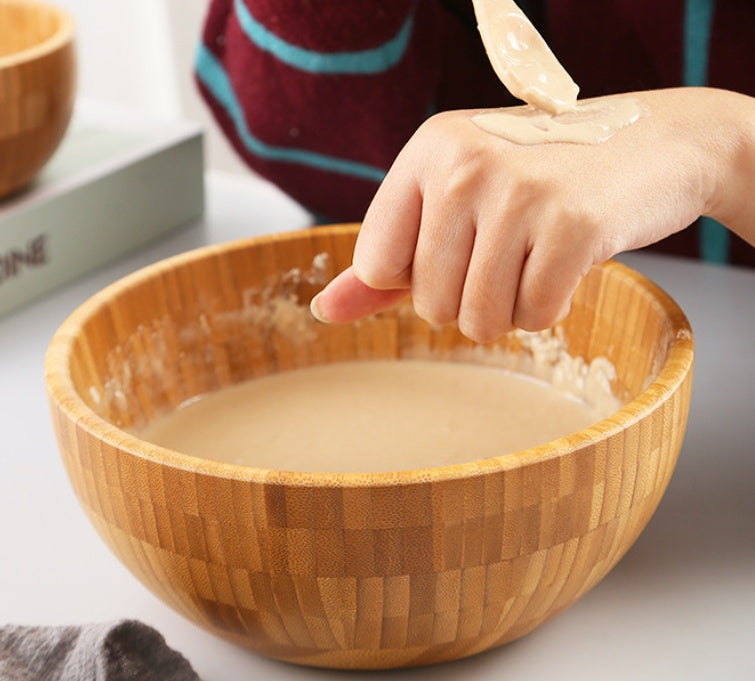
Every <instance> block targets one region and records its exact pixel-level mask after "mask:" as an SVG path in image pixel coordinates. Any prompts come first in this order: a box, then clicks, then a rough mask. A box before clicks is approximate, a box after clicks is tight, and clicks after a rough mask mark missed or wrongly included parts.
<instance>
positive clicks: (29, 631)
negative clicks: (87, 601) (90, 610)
mask: <svg viewBox="0 0 755 681" xmlns="http://www.w3.org/2000/svg"><path fill="white" fill-rule="evenodd" d="M132 679H133V680H136V679H138V680H139V681H199V677H198V676H197V674H196V673H195V672H194V670H193V669H192V667H191V665H190V664H189V662H188V661H187V660H186V658H184V657H183V656H182V655H181V654H180V653H177V652H176V651H175V650H173V649H172V648H169V647H168V645H167V644H166V643H165V639H164V638H163V637H162V636H161V635H160V634H159V633H158V632H157V631H155V630H154V629H153V628H152V627H149V626H147V625H146V624H143V623H141V622H137V621H135V620H121V621H117V622H107V623H104V624H89V625H85V626H70V627H28V626H0V681H132Z"/></svg>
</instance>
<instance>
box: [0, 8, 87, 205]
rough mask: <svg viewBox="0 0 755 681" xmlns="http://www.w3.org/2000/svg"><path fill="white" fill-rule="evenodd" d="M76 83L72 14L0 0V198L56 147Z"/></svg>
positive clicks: (18, 185)
mask: <svg viewBox="0 0 755 681" xmlns="http://www.w3.org/2000/svg"><path fill="white" fill-rule="evenodd" d="M75 81H76V64H75V55H74V26H73V21H72V19H71V18H70V16H69V15H68V14H67V13H65V12H63V11H62V10H60V9H58V8H56V7H54V6H52V5H47V4H43V3H40V2H35V1H33V0H0V197H3V196H6V195H8V194H11V193H13V192H16V191H18V190H20V189H23V188H24V187H25V186H26V185H28V184H29V183H30V182H31V181H32V180H33V179H34V178H35V177H36V175H37V173H38V172H39V171H40V170H41V169H42V167H43V166H44V165H45V163H47V161H48V160H49V159H50V157H51V156H52V155H53V153H54V152H55V150H56V149H57V148H58V145H59V144H60V141H61V140H62V139H63V135H64V134H65V131H66V129H67V127H68V123H69V121H70V119H71V112H72V111H73V100H74V94H75V89H76V84H75Z"/></svg>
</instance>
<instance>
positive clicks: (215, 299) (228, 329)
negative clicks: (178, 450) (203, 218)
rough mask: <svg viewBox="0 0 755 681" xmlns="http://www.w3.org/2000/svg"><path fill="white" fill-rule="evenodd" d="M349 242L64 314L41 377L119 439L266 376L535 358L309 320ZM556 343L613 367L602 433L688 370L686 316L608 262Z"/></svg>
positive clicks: (586, 286)
mask: <svg viewBox="0 0 755 681" xmlns="http://www.w3.org/2000/svg"><path fill="white" fill-rule="evenodd" d="M356 233H357V228H356V227H355V226H345V227H343V226H341V227H332V228H317V229H312V230H308V231H306V232H300V233H291V234H285V235H280V236H277V237H270V238H262V239H257V240H251V241H246V242H238V243H233V244H228V245H225V246H220V247H209V248H205V249H201V250H199V251H196V252H193V253H189V254H185V255H182V256H178V257H176V258H173V259H171V260H169V261H165V262H162V263H158V264H157V265H154V266H152V267H150V268H147V269H146V270H143V271H140V272H138V273H136V274H134V275H132V276H131V277H128V278H126V279H125V280H122V281H121V282H118V283H117V284H114V285H113V286H111V287H110V288H108V289H106V290H105V291H103V292H101V293H100V294H99V295H98V296H95V297H94V298H93V299H92V300H90V301H89V302H88V303H87V304H86V305H84V306H83V307H82V308H81V309H80V310H79V311H78V312H77V313H76V314H74V315H73V316H72V317H71V319H69V321H68V322H67V324H66V325H64V327H63V329H62V330H61V332H59V339H61V342H58V343H53V345H52V346H51V356H49V357H48V369H49V368H50V367H53V368H54V367H56V366H59V367H61V377H62V376H63V374H64V375H65V376H64V378H63V382H66V381H67V382H68V383H67V386H66V387H67V390H68V392H69V393H70V397H71V398H72V399H74V400H75V401H76V402H77V403H78V405H79V406H78V407H77V408H79V407H81V408H83V409H84V410H85V411H87V412H93V413H94V414H95V415H96V417H97V419H99V421H98V425H97V427H98V428H100V429H101V431H102V433H103V436H107V437H116V431H115V430H112V427H115V428H117V429H124V430H129V429H134V428H139V427H141V426H144V425H146V423H148V422H149V421H150V420H151V419H152V418H154V417H155V416H157V415H160V414H162V413H164V412H165V411H167V410H170V409H174V408H175V407H177V406H178V405H180V404H181V403H183V402H184V401H186V400H188V399H190V398H192V397H195V396H197V395H200V394H203V393H207V392H211V391H214V390H217V389H219V388H221V387H224V386H227V385H232V384H235V383H239V382H241V381H244V380H246V379H248V378H251V377H254V376H261V375H264V374H268V373H271V372H276V371H284V370H287V369H294V368H299V367H306V366H311V365H315V364H324V363H329V362H337V361H345V360H354V359H380V358H402V357H403V358H406V357H415V358H432V359H438V360H450V361H471V362H475V363H485V364H491V365H502V366H508V367H511V368H518V367H520V366H522V365H521V364H516V363H517V362H521V361H522V358H524V359H525V360H527V359H528V358H529V357H530V356H531V354H532V347H531V345H530V344H528V341H527V339H528V336H522V335H517V334H511V335H509V336H505V337H503V338H502V339H500V340H499V341H497V342H495V343H493V344H491V345H490V346H486V347H481V346H476V345H475V344H473V343H472V342H470V341H468V340H467V339H465V338H464V337H463V336H462V335H461V334H460V333H459V332H458V330H457V329H456V328H455V327H452V326H448V327H444V328H442V329H437V328H432V327H430V326H429V325H428V324H426V323H424V322H422V321H421V320H419V319H418V318H417V317H416V316H415V315H414V314H413V312H412V311H411V306H410V305H409V304H408V303H406V304H404V305H402V306H400V307H398V308H397V309H394V310H392V311H390V312H388V313H385V314H381V315H378V316H376V317H373V318H371V319H369V320H365V321H363V322H360V323H358V324H355V325H323V324H319V323H318V322H316V321H314V320H313V319H312V318H311V316H310V314H309V310H308V303H309V300H310V299H311V297H312V296H313V295H314V294H315V293H316V292H317V291H318V290H320V289H321V288H322V286H323V284H324V283H325V282H326V281H327V280H329V279H330V278H331V277H332V276H334V274H335V273H337V272H338V271H340V270H341V269H343V268H344V267H346V266H347V265H348V264H349V263H350V259H351V253H352V249H353V244H354V240H355V237H356ZM558 333H559V334H562V336H563V342H564V343H565V344H566V347H567V349H568V352H569V354H570V355H572V356H577V357H581V358H583V359H584V361H585V363H586V364H589V363H590V362H591V361H592V360H594V359H596V358H601V357H605V358H606V359H608V360H609V361H610V362H611V363H612V364H613V365H614V367H615V369H616V376H615V379H614V380H613V381H612V384H611V387H612V390H613V392H614V394H616V395H617V396H619V397H620V398H621V399H622V400H623V401H624V402H625V403H627V404H626V406H625V407H624V408H623V409H621V410H620V412H618V414H617V416H616V417H615V418H614V417H612V418H611V419H609V421H610V423H609V424H608V425H607V426H606V428H614V429H615V428H616V427H621V425H622V423H625V422H628V421H630V420H632V419H636V418H638V417H639V415H640V413H641V412H642V410H643V409H647V408H648V404H647V395H648V392H649V393H650V394H651V398H652V399H655V400H660V399H663V394H664V391H667V390H669V389H670V388H672V387H673V381H676V382H677V383H678V381H679V380H681V374H680V372H679V368H680V367H681V366H682V365H684V364H685V363H686V368H688V365H689V362H691V354H690V353H691V349H690V346H689V343H691V336H690V333H689V326H688V324H687V320H686V319H685V317H684V315H683V314H682V313H681V311H680V310H679V309H678V308H677V307H676V305H675V304H674V303H673V301H671V300H670V299H669V298H668V297H667V296H666V295H665V294H663V292H662V291H660V290H659V289H657V287H655V286H654V285H653V284H652V283H651V282H649V281H647V280H645V279H644V278H642V277H640V276H639V275H638V274H636V273H634V272H633V271H631V270H629V269H628V268H626V267H624V266H622V265H620V264H618V263H608V264H605V265H603V266H601V267H596V268H594V269H593V270H592V271H591V272H590V273H589V274H588V276H587V277H586V278H585V280H584V281H583V283H582V285H581V286H580V288H579V290H578V291H577V293H576V296H575V298H574V303H573V306H572V310H571V312H570V314H569V316H568V318H567V319H566V320H565V321H564V322H563V323H562V324H561V325H560V327H559V331H558ZM548 337H549V338H550V336H548ZM537 338H542V335H538V336H537ZM679 353H682V354H679ZM512 361H513V362H515V364H512ZM675 363H676V365H675ZM525 365H526V362H525ZM664 372H666V374H667V375H666V376H665V378H664V379H663V380H662V381H660V382H659V381H658V380H655V379H658V377H659V376H660V375H662V374H664ZM674 373H679V374H680V375H679V376H674ZM52 374H53V375H52V376H49V375H48V380H50V378H52V380H53V383H54V382H55V375H54V374H55V371H53V372H52ZM654 380H655V383H654ZM654 386H655V387H654ZM52 387H53V389H54V386H52ZM654 390H655V393H653V391H654ZM640 395H644V397H645V400H644V401H641V402H640V403H638V402H637V401H636V398H638V397H639V396H640ZM653 395H654V396H653ZM592 436H593V437H594V436H595V434H594V433H593V435H592ZM119 441H120V439H119ZM144 444H145V445H146V443H144ZM573 444H574V443H572V445H573Z"/></svg>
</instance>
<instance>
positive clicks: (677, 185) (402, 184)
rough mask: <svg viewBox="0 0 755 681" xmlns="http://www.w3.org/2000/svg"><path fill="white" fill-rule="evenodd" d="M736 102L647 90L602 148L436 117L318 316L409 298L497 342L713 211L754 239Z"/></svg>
mask: <svg viewBox="0 0 755 681" xmlns="http://www.w3.org/2000/svg"><path fill="white" fill-rule="evenodd" d="M729 95H733V96H734V97H743V96H741V95H734V94H733V93H722V91H714V90H707V89H691V88H680V89H676V90H665V91H654V92H645V93H635V94H633V95H632V96H633V97H636V98H638V99H640V101H641V103H642V104H643V105H644V106H645V107H646V108H647V110H648V112H649V115H648V116H646V117H645V118H642V119H641V120H639V121H637V122H636V123H634V124H633V125H630V126H628V127H627V128H624V129H622V130H619V131H618V132H617V133H616V134H615V135H614V136H613V137H612V138H611V139H609V140H607V141H606V142H603V143H601V144H595V145H582V144H563V143H550V144H539V145H530V146H523V145H516V144H513V143H510V142H508V141H506V140H504V139H501V138H498V137H496V136H493V135H490V134H489V133H486V132H484V131H482V130H481V129H480V128H478V127H477V126H476V125H475V124H474V123H473V122H472V121H471V120H470V119H471V117H472V116H473V115H474V114H475V113H477V112H476V111H454V112H446V113H443V114H439V115H437V116H434V117H433V118H431V119H430V120H428V121H427V122H426V123H425V124H423V125H422V126H421V127H420V128H419V130H418V131H417V132H416V134H415V135H414V136H413V137H412V139H411V140H410V141H409V142H408V143H407V145H406V146H405V147H404V149H403V150H402V151H401V153H400V154H399V156H398V157H397V159H396V161H395V163H394V165H393V167H392V168H391V170H390V172H389V173H388V175H387V176H386V178H385V180H384V182H383V184H382V185H381V186H380V188H379V190H378V192H377V193H376V195H375V197H374V199H373V202H372V204H371V205H370V208H369V210H368V211H367V214H366V215H365V218H364V222H363V226H362V229H361V231H360V234H359V237H358V240H357V244H356V248H355V251H354V258H353V266H352V267H351V268H349V269H347V270H346V271H345V272H343V273H341V274H340V275H339V276H338V277H336V278H335V279H334V280H333V281H332V282H331V283H330V284H329V285H328V286H327V287H326V288H325V289H324V290H323V292H322V293H321V294H320V295H319V296H318V297H317V299H316V301H315V311H316V312H317V314H318V315H319V316H321V317H323V318H325V319H327V320H328V321H334V322H349V321H354V320H356V319H359V318H361V317H365V316H368V315H370V314H373V313H375V312H378V311H381V310H383V309H386V308H388V307H390V306H392V305H394V304H395V303H396V302H398V300H400V299H401V298H403V297H405V296H406V295H407V294H408V293H411V295H412V301H413V305H414V308H415V311H416V313H417V314H418V316H420V317H421V318H423V319H425V320H426V321H428V322H430V323H432V324H446V323H449V322H452V321H454V320H456V321H457V323H458V326H459V329H460V331H461V332H462V333H463V334H464V335H466V336H467V337H469V338H471V339H472V340H474V341H477V342H488V341H491V340H494V339H495V338H497V337H499V336H500V335H502V334H504V333H506V332H507V331H509V330H511V329H512V328H514V327H519V328H523V329H527V330H537V329H542V328H546V327H549V326H552V325H553V324H555V323H557V322H558V321H559V320H560V319H561V318H563V317H564V316H565V315H566V313H567V312H568V310H569V305H570V302H571V298H572V295H573V293H574V290H575V289H576V287H577V285H578V283H579V281H580V280H581V278H582V277H583V276H584V275H585V274H586V272H587V271H588V270H589V269H590V267H591V266H592V265H594V264H596V263H600V262H602V261H604V260H606V259H607V258H609V257H611V256H613V255H615V254H616V253H618V252H620V251H623V250H628V249H632V248H638V247H640V246H644V245H647V244H650V243H652V242H654V241H657V240H659V239H661V238H663V237H665V236H667V235H669V234H671V233H673V232H676V231H678V230H680V229H683V228H684V227H686V226H687V225H689V224H690V223H691V222H693V221H694V220H695V219H696V218H697V217H698V216H699V215H701V214H709V215H712V216H713V217H717V218H719V215H720V217H723V218H726V217H729V218H731V219H732V221H733V222H734V223H737V224H739V223H742V222H744V223H745V224H746V225H749V226H748V227H746V228H745V230H744V232H745V233H744V234H743V235H744V236H745V238H748V236H747V230H748V229H750V230H751V229H752V220H753V219H755V216H752V215H745V216H744V217H742V213H743V211H742V207H741V206H739V205H737V204H736V201H734V202H732V201H731V200H726V196H728V195H731V194H733V193H736V191H737V190H738V189H742V190H743V189H744V188H745V187H746V186H750V191H751V185H752V179H753V177H755V170H754V169H753V168H752V166H751V165H748V163H749V162H743V161H742V159H741V158H739V159H738V160H737V156H739V157H741V153H740V154H739V155H738V154H737V149H740V150H741V146H742V139H743V137H744V138H746V139H747V140H748V143H751V140H752V136H751V135H750V132H748V131H745V132H744V133H742V134H739V133H738V132H737V131H739V130H740V129H741V128H742V127H743V126H742V125H740V126H739V127H737V125H733V122H738V121H739V118H737V117H735V121H732V120H731V117H732V116H733V114H732V113H731V112H729V113H726V111H729V109H731V106H730V105H731V104H732V102H731V101H729V100H728V99H727V97H729ZM721 98H723V100H722V99H721ZM744 100H749V101H747V102H742V101H737V102H734V103H735V104H739V105H740V106H741V110H740V111H739V112H738V113H739V114H740V115H742V114H748V112H749V113H751V107H752V100H750V98H744ZM722 107H723V110H722ZM748 107H749V109H748ZM745 120H747V115H745ZM732 131H734V132H732ZM735 132H737V134H735ZM747 158H750V157H749V156H747ZM750 161H751V159H750ZM743 166H746V167H743ZM736 168H738V169H739V171H740V172H739V175H737V173H735V172H734V170H735V169H736ZM742 171H744V177H745V181H744V183H743V180H742V179H741V176H742ZM748 177H749V184H748V183H747V181H746V178H748ZM727 183H729V185H731V183H733V186H730V187H729V191H728V192H724V191H723V190H722V189H721V187H723V186H726V185H727ZM742 194H743V195H746V191H742ZM717 213H718V214H717ZM744 213H745V214H746V213H748V211H747V210H744ZM719 219H720V218H719ZM750 239H752V233H750Z"/></svg>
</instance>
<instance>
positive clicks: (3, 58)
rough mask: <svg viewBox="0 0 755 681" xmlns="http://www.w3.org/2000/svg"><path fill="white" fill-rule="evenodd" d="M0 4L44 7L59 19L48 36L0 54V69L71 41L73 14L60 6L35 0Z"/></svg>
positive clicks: (2, 1)
mask: <svg viewBox="0 0 755 681" xmlns="http://www.w3.org/2000/svg"><path fill="white" fill-rule="evenodd" d="M0 5H16V6H18V7H33V8H38V7H44V9H45V10H48V11H49V12H50V13H52V14H54V15H56V16H57V17H58V19H59V20H60V25H59V26H58V29H57V30H56V31H55V33H53V34H52V35H51V36H50V37H49V38H46V39H45V40H43V41H42V42H40V43H36V44H35V45H32V46H31V47H27V48H24V49H23V50H19V51H18V52H12V53H10V54H6V55H0V69H5V68H8V67H13V66H19V65H20V64H23V63H26V62H30V61H33V60H34V59H39V58H40V57H44V56H46V55H48V54H50V53H52V52H55V50H57V49H59V48H61V47H64V46H66V45H67V44H69V43H71V42H73V39H74V35H75V33H76V28H75V27H76V23H75V22H74V20H73V16H72V15H71V14H70V13H69V12H67V11H66V10H64V9H62V8H61V7H58V6H57V5H53V4H50V3H48V2H38V1H37V0H0Z"/></svg>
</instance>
